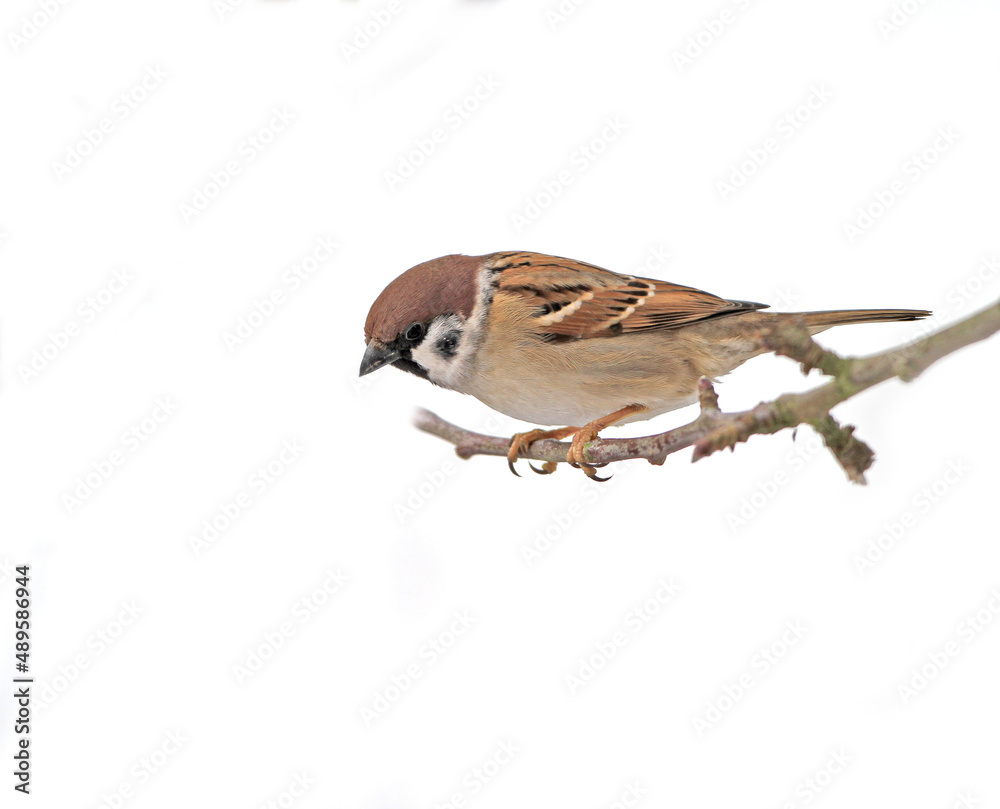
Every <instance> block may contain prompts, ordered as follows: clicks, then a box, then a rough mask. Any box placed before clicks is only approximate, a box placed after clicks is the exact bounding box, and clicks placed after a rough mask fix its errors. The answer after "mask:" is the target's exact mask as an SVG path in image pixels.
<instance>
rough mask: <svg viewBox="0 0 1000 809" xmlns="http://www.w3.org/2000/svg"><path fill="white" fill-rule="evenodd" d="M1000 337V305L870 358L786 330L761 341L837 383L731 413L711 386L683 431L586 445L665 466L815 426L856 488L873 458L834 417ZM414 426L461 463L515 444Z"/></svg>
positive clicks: (555, 455)
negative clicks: (867, 394)
mask: <svg viewBox="0 0 1000 809" xmlns="http://www.w3.org/2000/svg"><path fill="white" fill-rule="evenodd" d="M997 331H1000V301H998V302H997V303H995V304H993V305H992V306H989V307H987V308H986V309H983V310H981V311H979V312H976V313H975V314H973V315H970V316H969V317H967V318H965V319H963V320H960V321H958V322H957V323H955V324H953V325H951V326H948V327H947V328H944V329H941V330H940V331H938V332H935V333H934V334H931V335H929V336H927V337H924V338H922V339H920V340H917V341H915V342H913V343H910V344H908V345H905V346H902V347H899V348H895V349H891V350H889V351H884V352H882V353H879V354H872V355H870V356H867V357H841V356H840V355H838V354H836V353H834V352H832V351H828V350H826V349H824V348H822V347H821V346H820V345H819V344H818V343H816V342H815V341H814V340H813V339H812V337H811V336H810V335H809V332H808V331H807V329H806V328H805V324H804V323H802V322H801V321H799V322H791V323H785V324H783V325H780V326H777V327H775V328H773V329H771V330H769V331H767V332H764V333H762V334H761V339H762V340H763V342H764V344H765V345H766V346H767V347H768V348H769V349H770V350H772V351H774V352H775V353H777V354H780V355H782V356H786V357H790V358H791V359H793V360H796V361H797V362H799V363H800V364H801V366H802V371H803V373H806V374H808V373H809V371H811V370H812V369H814V368H818V369H819V370H820V371H821V372H822V373H824V374H826V375H827V376H829V377H831V379H830V381H829V382H827V383H825V384H823V385H821V386H819V387H817V388H813V389H812V390H810V391H806V392H804V393H786V394H783V395H781V396H779V397H778V398H776V399H774V400H773V401H770V402H762V403H760V404H759V405H757V406H756V407H754V408H752V409H751V410H745V411H742V412H734V413H725V412H723V411H721V410H720V409H719V398H718V396H717V394H716V392H715V389H714V388H713V387H712V383H711V382H710V381H709V380H707V379H704V378H703V379H702V380H701V382H700V384H699V389H698V400H699V403H700V407H701V411H700V413H699V414H698V417H697V418H696V419H695V420H694V421H692V422H690V423H688V424H685V425H683V426H680V427H676V428H674V429H672V430H668V431H667V432H664V433H658V434H657V435H649V436H644V437H641V438H600V439H597V440H595V441H592V442H591V443H590V444H588V445H587V447H586V450H585V453H584V454H585V457H586V459H587V461H588V462H590V463H592V464H595V465H601V464H606V463H610V462H612V461H625V460H630V459H633V458H645V459H646V460H647V461H649V462H650V463H653V464H662V463H663V462H664V460H666V458H667V456H668V455H671V454H673V453H675V452H678V451H679V450H682V449H684V448H686V447H694V452H693V455H692V459H691V460H692V461H698V460H700V459H701V458H704V457H706V456H708V455H711V454H712V453H714V452H718V451H719V450H721V449H725V448H727V447H729V448H734V447H735V445H736V444H738V443H740V442H743V441H746V440H747V439H748V438H749V437H750V436H752V435H765V434H769V433H776V432H779V431H780V430H787V429H791V428H795V427H797V426H799V425H800V424H809V425H810V426H812V427H813V429H815V430H816V431H817V432H818V433H819V434H820V435H821V436H822V437H823V441H824V442H825V444H826V446H827V448H828V449H829V450H830V452H831V453H832V454H833V456H834V458H835V459H836V460H837V462H838V463H839V464H840V465H841V467H842V468H843V469H844V471H845V472H846V473H847V476H848V477H849V478H850V479H851V480H852V481H854V482H855V483H860V484H864V483H865V472H866V471H867V470H868V468H869V467H870V466H871V465H872V462H873V460H874V457H875V453H874V452H873V451H872V450H871V448H870V447H868V446H867V445H866V444H865V443H864V442H863V441H861V440H859V439H858V438H856V437H855V436H854V427H851V426H846V427H844V426H841V425H840V424H838V423H837V421H836V419H834V418H833V416H832V415H830V411H831V410H832V409H833V408H834V407H835V406H836V405H838V404H840V403H841V402H843V401H846V400H847V399H850V398H851V397H853V396H856V395H857V394H859V393H861V392H862V391H864V390H867V389H868V388H871V387H874V386H875V385H878V384H879V383H881V382H885V381H886V380H888V379H894V378H898V379H901V380H903V381H904V382H910V381H912V380H914V379H916V378H917V377H918V376H919V375H920V374H922V373H923V372H924V371H926V370H927V369H928V368H929V367H930V366H931V365H933V364H934V363H935V362H937V361H938V360H940V359H941V358H942V357H946V356H948V355H949V354H951V353H952V352H954V351H957V350H958V349H960V348H963V347H965V346H968V345H971V344H972V343H976V342H978V341H980V340H985V339H986V338H987V337H990V336H992V335H993V334H995V333H996V332H997ZM414 424H415V425H416V427H417V428H418V429H420V430H423V431H424V432H426V433H430V434H431V435H436V436H437V437H438V438H443V439H444V440H445V441H448V442H450V443H452V444H454V445H455V452H456V453H457V454H458V456H459V457H460V458H471V457H472V456H473V455H499V456H504V457H505V456H506V455H507V451H508V449H509V448H510V438H509V437H508V438H502V437H497V436H488V435H481V434H479V433H473V432H470V431H468V430H464V429H462V428H461V427H457V426H455V425H454V424H450V423H449V422H447V421H445V420H444V419H442V418H440V417H439V416H437V415H435V414H434V413H431V412H430V411H428V410H423V409H421V410H418V411H417V414H416V417H415V419H414ZM568 449H569V444H568V443H565V442H562V441H551V440H545V441H536V442H534V443H533V444H531V446H530V447H528V449H527V450H526V451H525V452H524V454H523V456H522V457H524V458H527V459H529V460H536V461H549V462H556V463H562V462H565V461H566V451H567V450H568Z"/></svg>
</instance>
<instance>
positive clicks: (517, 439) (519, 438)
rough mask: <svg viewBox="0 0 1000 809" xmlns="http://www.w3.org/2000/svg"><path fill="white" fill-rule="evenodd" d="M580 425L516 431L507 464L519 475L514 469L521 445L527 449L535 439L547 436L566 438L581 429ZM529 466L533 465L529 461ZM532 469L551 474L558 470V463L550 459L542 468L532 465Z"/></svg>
mask: <svg viewBox="0 0 1000 809" xmlns="http://www.w3.org/2000/svg"><path fill="white" fill-rule="evenodd" d="M579 429H580V428H579V427H560V428H559V429H558V430H530V431H528V432H526V433H515V434H514V435H513V437H512V438H511V439H510V451H509V452H508V453H507V466H508V467H510V471H511V472H513V473H514V474H515V475H517V476H518V477H521V476H520V475H518V473H517V470H516V469H514V462H515V461H517V455H518V453H519V452H520V451H521V447H524V448H525V449H527V448H528V447H529V446H531V443H532V442H533V441H541V440H542V439H545V438H554V439H555V440H556V441H558V440H559V439H560V438H565V437H566V436H568V435H573V434H574V433H576V431H577V430H579ZM528 466H531V464H530V463H529V464H528ZM531 468H532V470H533V471H535V472H538V474H540V475H551V474H552V473H553V472H555V471H556V465H555V464H554V463H553V462H551V461H549V462H547V463H545V464H543V465H542V469H541V470H538V469H535V467H534V466H531Z"/></svg>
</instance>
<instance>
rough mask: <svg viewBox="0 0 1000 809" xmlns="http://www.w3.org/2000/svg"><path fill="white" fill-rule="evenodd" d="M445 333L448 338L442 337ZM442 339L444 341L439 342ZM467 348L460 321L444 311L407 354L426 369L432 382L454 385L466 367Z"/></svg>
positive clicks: (462, 323)
mask: <svg viewBox="0 0 1000 809" xmlns="http://www.w3.org/2000/svg"><path fill="white" fill-rule="evenodd" d="M449 337H450V338H451V340H446V338H449ZM442 342H445V343H446V345H445V346H441V345H439V343H442ZM447 343H454V345H448V344H447ZM469 351H470V345H469V341H468V340H467V339H466V335H465V323H464V321H463V320H462V319H461V318H460V317H458V316H457V315H448V316H447V317H439V318H437V319H436V320H434V321H433V322H432V323H431V325H430V328H429V329H428V330H427V336H426V337H424V339H423V340H422V341H421V343H420V345H418V346H417V347H416V348H414V349H412V351H411V356H412V357H413V361H414V362H416V363H417V364H418V365H420V366H421V367H423V368H424V369H425V370H426V371H427V376H428V377H430V379H431V381H432V382H435V383H436V384H438V385H441V386H442V387H445V388H455V387H456V386H457V385H458V384H459V382H460V380H461V378H462V375H463V372H464V370H465V368H466V367H467V359H468V354H469Z"/></svg>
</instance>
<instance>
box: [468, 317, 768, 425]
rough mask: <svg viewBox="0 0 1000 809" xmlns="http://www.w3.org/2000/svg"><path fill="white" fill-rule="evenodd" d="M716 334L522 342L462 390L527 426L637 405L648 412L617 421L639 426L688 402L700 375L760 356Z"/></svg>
mask: <svg viewBox="0 0 1000 809" xmlns="http://www.w3.org/2000/svg"><path fill="white" fill-rule="evenodd" d="M706 325H708V324H706ZM705 331H707V330H705ZM718 337H719V335H718V334H711V333H709V334H705V333H704V331H703V330H700V329H684V330H678V331H674V332H662V333H661V335H660V339H653V340H650V339H648V338H647V337H644V338H643V339H633V337H632V336H631V335H629V336H625V337H615V338H610V339H591V340H579V341H576V342H570V343H562V344H559V345H542V346H539V345H537V344H535V345H532V344H527V345H524V346H519V347H518V349H519V350H517V351H512V350H509V349H508V350H506V351H504V352H498V353H500V356H502V357H503V359H504V362H503V365H502V366H500V365H498V364H496V363H495V362H494V363H491V362H490V354H491V353H492V352H483V353H485V354H486V356H485V358H484V361H482V362H480V363H479V367H478V368H477V371H476V373H474V374H473V375H471V376H470V378H469V381H468V382H467V383H466V384H465V385H463V390H462V392H463V393H469V394H471V395H473V396H475V397H476V398H477V399H479V400H480V401H481V402H483V403H484V404H486V405H488V406H489V407H491V408H493V409H494V410H498V411H499V412H501V413H504V414H506V415H508V416H511V417H512V418H516V419H520V420H521V421H526V422H529V423H531V424H538V425H544V426H549V425H559V426H563V425H571V426H582V425H584V424H587V423H588V422H591V421H593V420H595V419H598V418H601V417H602V416H606V415H608V414H610V413H613V412H615V411H616V410H619V409H621V408H623V407H627V406H628V405H634V404H637V405H642V406H644V407H645V408H646V410H644V411H643V412H641V413H636V414H634V415H632V416H629V417H627V418H624V419H622V420H621V422H619V423H621V424H627V423H629V422H635V421H644V420H647V419H651V418H653V417H655V416H658V415H660V414H661V413H666V412H668V411H670V410H676V409H677V408H680V407H684V406H686V405H689V404H693V403H694V402H696V401H697V400H698V395H697V389H698V380H699V379H700V378H701V377H702V376H708V377H710V378H715V377H718V376H721V375H723V374H726V373H728V372H729V371H731V370H732V369H733V368H735V367H737V366H738V365H740V364H742V363H743V362H745V361H746V360H747V359H749V358H750V357H751V356H753V355H754V354H756V353H759V351H758V350H755V349H754V348H753V347H751V346H750V345H748V344H746V343H745V342H744V341H742V340H737V341H733V342H730V341H728V340H723V341H722V345H720V343H719V341H718Z"/></svg>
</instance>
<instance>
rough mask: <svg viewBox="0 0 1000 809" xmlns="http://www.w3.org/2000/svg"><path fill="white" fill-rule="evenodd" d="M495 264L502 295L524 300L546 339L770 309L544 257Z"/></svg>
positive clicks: (504, 258)
mask: <svg viewBox="0 0 1000 809" xmlns="http://www.w3.org/2000/svg"><path fill="white" fill-rule="evenodd" d="M491 264H492V269H493V270H494V272H495V273H496V275H495V276H494V279H495V283H497V282H498V283H497V288H498V290H500V291H504V292H507V293H512V294H516V295H520V296H523V297H524V299H525V302H526V303H527V304H528V305H529V306H531V307H532V309H533V311H532V315H531V316H532V317H533V318H534V319H535V321H536V330H537V331H538V333H539V334H543V335H553V336H558V337H576V338H580V337H612V336H616V335H620V334H627V333H629V332H638V331H651V330H657V329H675V328H677V327H678V326H685V325H687V324H689V323H696V322H697V321H699V320H706V319H708V318H715V317H723V316H726V315H732V314H737V313H739V312H750V311H753V310H755V309H764V308H766V305H765V304H761V303H750V302H748V301H731V300H726V299H725V298H720V297H718V296H717V295H712V294H711V293H709V292H703V291H702V290H700V289H694V288H693V287H686V286H681V285H680V284H671V283H669V282H667V281H657V280H654V279H651V278H639V277H636V276H632V275H620V274H618V273H615V272H611V271H610V270H605V269H603V268H601V267H596V266H594V265H593V264H587V263H586V262H583V261H574V260H573V259H568V258H559V257H557V256H548V255H544V254H542V253H522V252H510V253H496V254H495V255H494V256H493V257H492V258H491Z"/></svg>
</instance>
